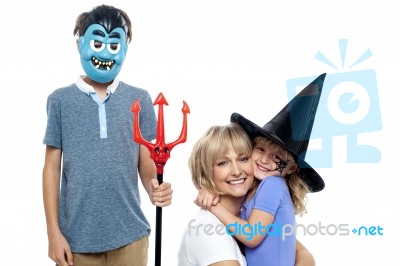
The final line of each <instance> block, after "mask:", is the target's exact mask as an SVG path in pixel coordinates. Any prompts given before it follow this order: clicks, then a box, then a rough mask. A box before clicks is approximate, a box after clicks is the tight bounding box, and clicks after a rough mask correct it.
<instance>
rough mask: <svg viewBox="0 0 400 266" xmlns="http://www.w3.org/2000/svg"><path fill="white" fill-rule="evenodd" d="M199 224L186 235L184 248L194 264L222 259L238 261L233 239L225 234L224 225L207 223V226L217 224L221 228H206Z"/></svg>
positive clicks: (206, 263) (205, 263)
mask: <svg viewBox="0 0 400 266" xmlns="http://www.w3.org/2000/svg"><path fill="white" fill-rule="evenodd" d="M200 226H202V225H199V226H198V227H197V228H199V229H200V230H198V231H194V232H192V234H188V235H187V236H186V250H187V253H188V254H190V257H191V259H192V260H193V261H195V262H196V263H197V264H196V265H201V266H205V265H210V264H212V263H216V262H220V261H224V260H236V261H238V262H240V261H241V260H240V258H239V257H238V256H240V255H239V254H238V253H237V252H238V247H237V244H236V242H235V240H234V239H233V238H232V237H231V236H229V235H228V234H226V232H225V227H224V226H223V225H222V224H219V223H215V224H210V223H208V224H207V226H210V227H211V226H213V228H214V229H215V228H216V227H215V226H219V227H220V228H218V229H222V230H210V231H208V232H207V233H206V232H205V231H206V230H202V229H204V226H203V228H201V227H200Z"/></svg>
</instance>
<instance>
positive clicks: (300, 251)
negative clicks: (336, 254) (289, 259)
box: [295, 240, 315, 266]
mask: <svg viewBox="0 0 400 266" xmlns="http://www.w3.org/2000/svg"><path fill="white" fill-rule="evenodd" d="M295 266H315V260H314V257H313V255H312V254H311V252H310V251H308V250H307V249H306V247H305V246H303V244H301V243H300V241H298V240H296V263H295Z"/></svg>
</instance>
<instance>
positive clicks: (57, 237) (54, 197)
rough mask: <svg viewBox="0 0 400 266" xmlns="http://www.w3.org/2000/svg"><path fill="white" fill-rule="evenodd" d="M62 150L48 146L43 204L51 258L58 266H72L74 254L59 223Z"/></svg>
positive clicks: (44, 171)
mask: <svg viewBox="0 0 400 266" xmlns="http://www.w3.org/2000/svg"><path fill="white" fill-rule="evenodd" d="M61 156H62V152H61V149H58V148H55V147H51V146H46V154H45V163H44V167H43V203H44V210H45V214H46V223H47V235H48V239H49V257H50V258H51V259H52V260H53V261H55V262H56V263H57V264H58V265H60V266H64V265H72V263H73V262H72V253H71V250H70V247H69V244H68V243H67V241H66V239H65V237H64V236H63V235H62V234H61V231H60V227H59V223H58V202H59V196H60V174H61Z"/></svg>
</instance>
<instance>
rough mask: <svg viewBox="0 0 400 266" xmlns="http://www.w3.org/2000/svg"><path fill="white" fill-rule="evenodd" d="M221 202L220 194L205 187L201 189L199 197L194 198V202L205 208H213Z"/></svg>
mask: <svg viewBox="0 0 400 266" xmlns="http://www.w3.org/2000/svg"><path fill="white" fill-rule="evenodd" d="M218 202H219V195H218V194H214V193H211V192H210V191H208V190H207V189H205V188H202V189H200V190H199V193H198V194H197V198H196V199H195V200H194V203H195V204H196V205H197V206H199V207H201V208H202V209H205V210H209V211H210V210H211V207H212V206H215V205H217V204H218Z"/></svg>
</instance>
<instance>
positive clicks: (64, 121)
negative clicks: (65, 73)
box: [43, 82, 156, 253]
mask: <svg viewBox="0 0 400 266" xmlns="http://www.w3.org/2000/svg"><path fill="white" fill-rule="evenodd" d="M90 95H91V93H89V94H87V93H83V92H82V90H80V89H79V88H78V87H77V85H76V84H72V85H70V86H68V87H65V88H61V89H57V90H55V91H54V92H53V93H52V94H51V95H50V96H49V97H48V101H47V115H48V121H47V128H46V134H45V137H44V140H43V143H44V144H46V145H49V146H53V147H56V148H60V149H62V154H63V163H62V181H61V195H60V205H59V222H60V228H61V232H62V233H63V235H64V236H65V237H66V239H67V241H68V243H69V245H70V247H71V250H72V252H82V253H92V252H102V251H108V250H112V249H115V248H118V247H121V246H124V245H126V244H129V243H132V242H134V241H136V240H139V239H141V238H143V237H144V236H148V235H149V234H150V226H149V223H148V221H147V220H146V218H145V216H144V214H143V212H142V210H141V208H140V195H139V188H138V170H137V168H138V159H139V157H138V155H139V145H138V144H137V143H135V142H134V141H133V135H132V131H133V128H132V125H133V113H132V112H131V106H132V103H133V102H134V101H135V99H140V107H141V111H140V116H139V119H140V122H139V123H140V128H141V129H140V130H141V133H142V136H143V137H144V138H145V139H147V140H153V139H154V138H155V136H156V130H155V129H156V117H155V112H154V108H153V104H152V101H151V98H150V95H149V93H148V92H147V91H145V90H143V89H139V88H135V87H132V86H129V85H127V84H125V83H123V82H119V84H118V86H117V89H116V90H115V91H114V92H113V93H110V94H108V97H107V98H106V100H105V101H104V113H103V116H102V118H101V116H99V103H98V102H96V101H95V100H94V99H93V98H92V97H91V96H90ZM105 114H106V115H105ZM102 119H103V122H102ZM101 123H105V125H106V128H107V130H106V136H104V135H102V134H101V133H100V134H99V129H101V126H100V124H101Z"/></svg>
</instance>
